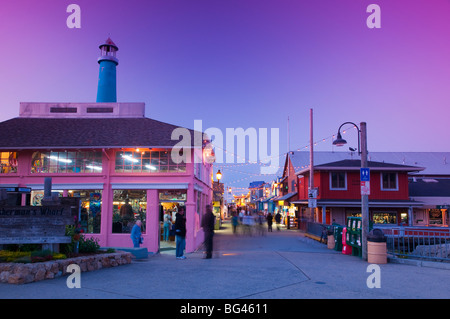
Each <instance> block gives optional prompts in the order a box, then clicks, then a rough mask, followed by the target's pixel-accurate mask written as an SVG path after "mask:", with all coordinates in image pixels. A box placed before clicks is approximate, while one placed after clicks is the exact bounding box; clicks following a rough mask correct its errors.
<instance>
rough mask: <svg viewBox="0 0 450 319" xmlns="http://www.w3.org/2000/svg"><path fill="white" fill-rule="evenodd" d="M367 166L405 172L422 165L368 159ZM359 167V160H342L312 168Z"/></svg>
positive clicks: (419, 168) (375, 169) (356, 168)
mask: <svg viewBox="0 0 450 319" xmlns="http://www.w3.org/2000/svg"><path fill="white" fill-rule="evenodd" d="M367 167H368V168H370V169H371V170H373V171H405V172H414V171H421V170H423V169H424V168H423V167H415V166H406V165H400V164H392V163H383V162H373V161H368V162H367ZM360 168H361V160H356V159H355V160H342V161H337V162H332V163H326V164H322V165H315V166H314V170H322V171H324V170H346V171H351V170H354V171H356V170H359V169H360ZM305 171H309V168H308V169H306V170H303V172H305Z"/></svg>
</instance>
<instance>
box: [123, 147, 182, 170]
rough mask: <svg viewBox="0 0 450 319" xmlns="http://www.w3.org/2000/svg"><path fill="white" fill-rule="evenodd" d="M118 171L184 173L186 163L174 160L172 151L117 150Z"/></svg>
mask: <svg viewBox="0 0 450 319" xmlns="http://www.w3.org/2000/svg"><path fill="white" fill-rule="evenodd" d="M115 171H116V173H184V172H186V163H185V161H182V162H181V163H176V162H174V161H173V160H172V157H171V151H170V150H167V149H156V150H148V149H147V150H137V149H134V150H124V151H117V152H116V159H115Z"/></svg>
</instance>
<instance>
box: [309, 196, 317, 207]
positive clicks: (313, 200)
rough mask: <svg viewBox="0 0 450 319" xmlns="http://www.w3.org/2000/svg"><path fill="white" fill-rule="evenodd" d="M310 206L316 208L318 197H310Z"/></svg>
mask: <svg viewBox="0 0 450 319" xmlns="http://www.w3.org/2000/svg"><path fill="white" fill-rule="evenodd" d="M308 207H309V208H316V207H317V199H311V198H310V199H308Z"/></svg>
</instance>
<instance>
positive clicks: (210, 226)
mask: <svg viewBox="0 0 450 319" xmlns="http://www.w3.org/2000/svg"><path fill="white" fill-rule="evenodd" d="M215 218H216V217H215V215H214V213H213V212H212V208H211V206H210V205H207V206H206V213H205V215H204V216H203V219H202V224H201V226H202V228H203V231H204V233H205V248H206V256H205V258H206V259H210V258H212V250H213V236H214V226H215ZM173 228H174V229H175V240H176V246H175V256H176V258H177V259H186V256H184V250H185V248H186V216H185V208H184V207H180V209H179V210H178V213H177V214H176V215H175V223H174V225H173ZM131 238H132V241H133V245H134V247H139V244H140V243H142V237H141V222H140V221H138V222H136V225H135V227H134V228H133V231H132V234H131Z"/></svg>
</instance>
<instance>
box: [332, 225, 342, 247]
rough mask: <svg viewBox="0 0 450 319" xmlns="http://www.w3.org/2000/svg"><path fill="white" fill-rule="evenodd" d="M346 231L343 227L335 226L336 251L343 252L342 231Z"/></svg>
mask: <svg viewBox="0 0 450 319" xmlns="http://www.w3.org/2000/svg"><path fill="white" fill-rule="evenodd" d="M343 229H344V227H343V226H341V225H334V250H336V251H341V250H342V230H343Z"/></svg>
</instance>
